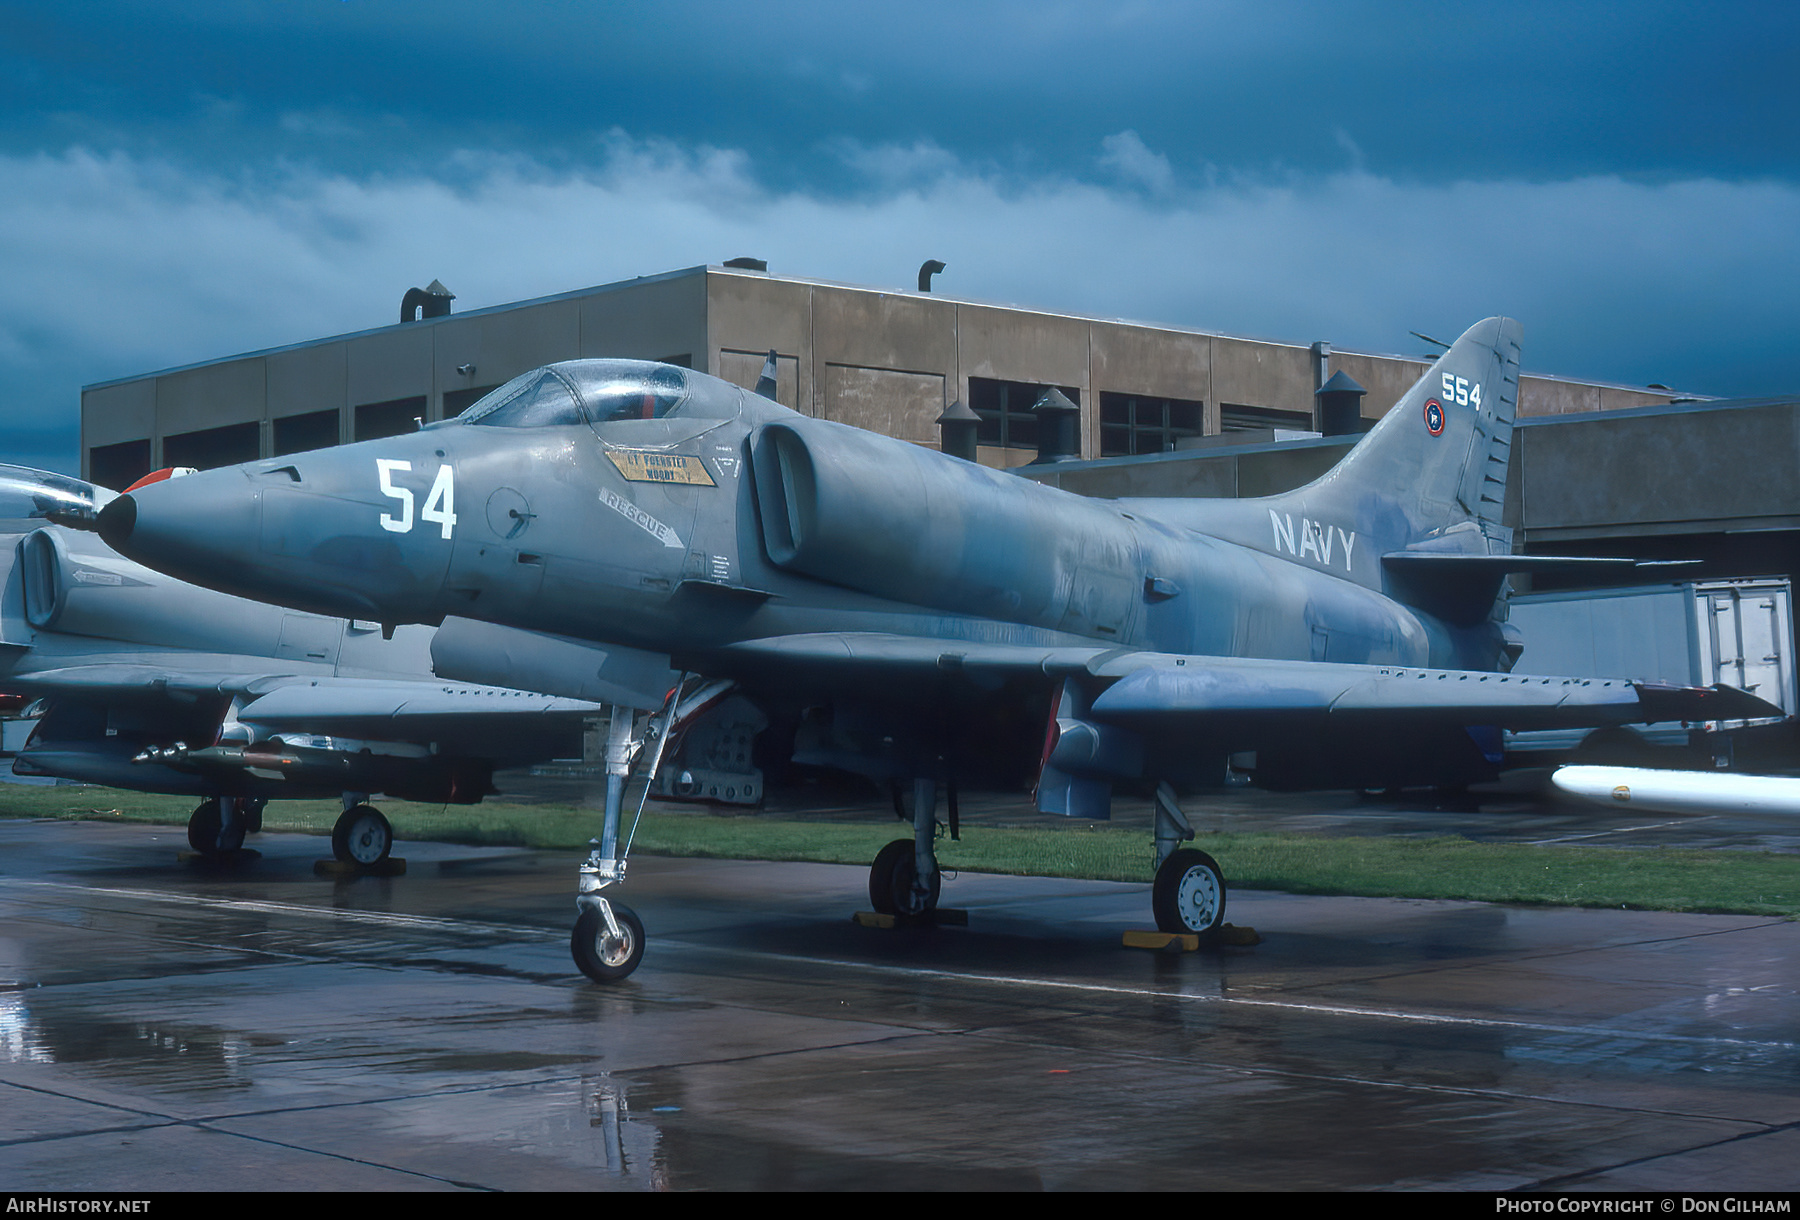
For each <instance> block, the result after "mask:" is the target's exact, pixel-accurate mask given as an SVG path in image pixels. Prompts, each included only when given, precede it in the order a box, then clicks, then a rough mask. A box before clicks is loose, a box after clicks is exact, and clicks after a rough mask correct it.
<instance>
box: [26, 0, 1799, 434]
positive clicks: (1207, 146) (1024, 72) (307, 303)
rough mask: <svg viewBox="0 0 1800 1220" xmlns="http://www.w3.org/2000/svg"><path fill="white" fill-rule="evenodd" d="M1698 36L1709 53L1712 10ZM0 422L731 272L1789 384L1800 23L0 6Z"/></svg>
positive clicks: (387, 3) (1219, 10)
mask: <svg viewBox="0 0 1800 1220" xmlns="http://www.w3.org/2000/svg"><path fill="white" fill-rule="evenodd" d="M1721 14H1723V16H1721ZM0 22H4V23H5V25H4V27H3V28H6V29H7V31H8V37H7V38H6V39H5V40H4V41H0V158H3V159H0V265H3V266H5V267H6V268H7V274H6V275H5V276H4V277H0V377H4V378H5V379H6V384H7V385H8V386H9V387H10V390H11V393H12V395H13V399H12V401H13V406H14V409H9V410H8V411H7V412H6V414H5V416H4V417H3V418H0V448H4V451H5V452H6V453H8V454H12V455H15V456H17V455H22V454H25V453H27V452H31V453H45V452H50V451H53V450H56V449H57V448H58V447H59V446H61V447H63V448H62V449H61V451H62V452H63V453H64V455H65V456H64V457H63V458H62V459H61V460H59V461H56V462H53V463H51V464H53V465H58V466H60V467H62V468H64V469H67V468H70V467H71V466H72V465H73V463H74V460H75V442H74V422H73V421H74V416H75V404H76V398H77V394H76V391H77V387H78V386H79V385H80V384H82V383H86V382H92V381H97V380H101V379H105V378H111V377H117V376H124V375H131V374H136V373H141V372H145V371H149V370H152V369H156V368H163V367H169V366H171V365H177V364H181V363H185V362H189V361H194V360H200V359H207V358H211V357H216V356H221V355H227V354H231V353H234V352H238V351H243V350H247V349H251V348H256V347H261V346H271V345H278V344H284V343H290V342H296V341H300V340H304V339H309V338H313V337H317V336H320V335H324V334H329V333H337V332H342V331H347V330H354V329H360V328H363V327H368V326H375V325H381V324H384V323H386V322H387V321H388V320H389V319H390V318H391V317H392V316H393V310H394V305H395V302H396V301H397V299H398V294H399V292H400V291H401V290H403V289H404V288H405V287H407V286H409V285H411V284H414V283H420V282H424V281H426V280H429V279H430V278H432V277H434V276H435V277H440V278H442V279H444V280H445V282H446V283H448V284H450V285H451V287H452V288H453V289H454V290H455V291H456V292H457V293H458V296H459V300H458V307H459V308H474V307H477V306H480V305H488V304H497V303H500V302H504V301H509V300H516V299H520V298H523V297H529V296H532V295H537V294H543V293H551V292H559V291H564V290H567V289H571V288H576V287H581V286H585V285H588V284H595V283H602V282H606V281H608V280H612V279H617V278H625V277H629V276H632V275H638V274H648V273H654V272H659V271H664V270H669V269H671V268H675V267H680V266H688V265H692V264H694V263H697V262H704V261H717V260H720V259H722V258H726V257H730V256H733V255H737V254H746V253H748V254H756V255H759V256H763V257H767V258H769V259H770V260H771V264H772V266H773V267H774V268H775V269H776V270H777V271H783V272H792V273H795V274H801V275H812V276H818V277H820V278H827V279H837V280H847V281H857V282H870V283H877V284H882V283H891V284H895V285H898V286H903V285H904V284H906V283H907V281H908V280H909V279H910V276H911V274H912V271H913V269H915V268H916V267H917V266H918V264H919V262H920V261H921V260H923V259H924V258H927V257H936V258H942V259H944V260H945V261H947V262H949V263H950V271H949V272H948V274H947V275H946V276H944V277H941V280H940V286H941V288H942V289H943V290H944V291H946V292H952V293H956V294H960V295H967V296H970V297H975V298H985V299H995V300H1003V301H1010V302H1013V303H1018V304H1024V305H1029V306H1038V307H1045V308H1053V309H1066V310H1071V311H1076V312H1083V313H1106V314H1114V315H1119V316H1128V317H1134V318H1138V319H1141V320H1146V321H1154V322H1166V323H1172V324H1177V325H1191V326H1201V327H1208V328H1215V329H1220V330H1224V331H1228V332H1239V333H1254V334H1263V335H1268V336H1271V337H1278V338H1284V339H1291V340H1297V341H1305V340H1309V339H1315V338H1323V339H1330V340H1331V341H1333V342H1334V343H1337V344H1340V345H1343V346H1361V347H1367V348H1373V349H1377V350H1393V349H1396V348H1398V349H1401V350H1408V351H1410V350H1412V347H1411V346H1410V345H1411V343H1412V341H1411V340H1410V339H1408V338H1407V336H1406V331H1408V330H1415V329H1416V330H1424V331H1427V332H1456V331H1460V330H1461V329H1462V327H1464V326H1465V325H1467V323H1468V322H1470V321H1472V320H1474V319H1475V318H1478V317H1481V316H1484V315H1485V314H1488V313H1493V312H1500V311H1504V312H1508V313H1512V314H1514V315H1516V316H1519V317H1520V318H1522V319H1523V320H1524V321H1525V323H1526V333H1527V361H1528V363H1529V364H1530V365H1531V366H1532V367H1534V368H1537V369H1540V370H1545V371H1554V372H1561V373H1566V374H1570V375H1576V376H1589V377H1602V378H1610V379H1615V380H1619V381H1622V382H1627V383H1643V382H1647V381H1659V382H1664V383H1666V384H1670V385H1677V386H1681V387H1684V388H1689V389H1693V390H1696V391H1700V392H1711V393H1722V394H1755V393H1773V392H1780V391H1784V390H1789V389H1793V388H1796V387H1795V385H1794V384H1793V380H1792V377H1791V375H1790V374H1789V372H1788V370H1787V367H1786V364H1787V361H1786V360H1785V358H1784V355H1783V353H1784V350H1785V345H1786V344H1787V343H1788V338H1789V336H1791V334H1792V333H1793V332H1794V330H1795V329H1796V322H1800V300H1797V299H1796V292H1797V289H1796V288H1795V286H1794V279H1795V277H1794V276H1793V275H1792V274H1791V270H1792V268H1793V267H1794V266H1795V265H1796V254H1800V248H1797V246H1796V241H1797V238H1796V234H1800V224H1796V220H1797V219H1800V202H1797V200H1800V196H1797V193H1796V192H1797V187H1796V184H1797V183H1800V135H1797V134H1796V125H1795V124H1794V123H1793V121H1792V119H1793V116H1794V115H1795V114H1796V113H1800V84H1797V81H1800V74H1796V73H1794V72H1793V71H1792V68H1791V65H1792V63H1793V62H1794V60H1795V54H1796V49H1797V44H1800V37H1797V32H1800V8H1795V7H1794V6H1791V5H1785V4H1782V5H1773V4H1768V5H1765V4H1748V5H1739V6H1734V7H1732V8H1730V9H1729V10H1704V9H1698V8H1690V7H1689V6H1685V5H1674V4H1642V5H1637V6H1631V7H1629V8H1626V7H1623V6H1611V5H1598V4H1578V5H1550V4H1524V5H1512V6H1502V7H1500V8H1495V7H1494V6H1480V7H1477V6H1472V5H1471V6H1446V5H1441V4H1433V5H1409V4H1398V5H1392V4H1387V5H1363V6H1358V5H1351V6H1316V5H1301V4H1298V3H1289V2H1287V0H1264V2H1260V3H1257V4H1254V5H1252V4H1231V3H1226V4H1209V5H1205V6H1199V5H1152V4H1129V3H1127V4H1122V5H1115V6H1107V7H1101V6H1093V5H1085V4H1082V5H1076V4H1058V3H1035V4H1031V5H1024V4H985V5H950V4H922V5H913V6H907V7H906V8H904V9H901V8H898V7H895V8H893V9H891V10H890V9H876V8H873V7H872V6H871V7H870V8H869V9H867V10H865V9H863V8H860V7H855V6H841V5H840V6H826V5H822V4H803V3H776V4H770V5H755V6H750V5H734V4H723V3H717V4H713V3H685V4H680V3H675V4H670V3H658V4H608V5H604V6H600V5H594V6H587V5H569V4H560V3H558V4H550V3H539V4H515V5H505V6H500V5H492V4H488V3H481V2H477V0H348V2H345V0H294V2H290V3H283V4H268V5H244V4H241V3H237V2H227V0H219V2H216V3H195V4H189V5H183V6H181V7H180V8H179V10H176V9H170V8H166V7H157V6H150V5H143V4H139V3H124V2H114V0H95V2H94V3H90V4H86V5H82V6H77V7H71V6H62V7H55V6H35V5H24V4H16V3H15V4H0Z"/></svg>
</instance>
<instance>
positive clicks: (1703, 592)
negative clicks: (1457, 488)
mask: <svg viewBox="0 0 1800 1220" xmlns="http://www.w3.org/2000/svg"><path fill="white" fill-rule="evenodd" d="M1510 621H1511V623H1512V625H1513V627H1514V628H1516V629H1517V630H1518V632H1519V635H1520V638H1521V639H1522V640H1523V641H1524V645H1525V651H1524V652H1523V653H1522V654H1521V655H1520V657H1519V661H1518V664H1516V665H1515V666H1514V667H1513V672H1514V673H1521V674H1561V675H1565V676H1568V677H1575V678H1632V679H1636V680H1640V681H1656V682H1669V683H1675V684H1679V685H1682V686H1712V685H1714V684H1717V683H1723V684H1724V685H1726V686H1735V687H1737V688H1739V689H1740V690H1747V691H1749V692H1751V693H1752V694H1755V695H1757V696H1759V697H1760V698H1762V699H1765V700H1767V701H1768V702H1770V703H1773V704H1775V705H1776V706H1777V707H1779V708H1781V710H1782V711H1783V712H1784V713H1786V714H1787V715H1790V716H1791V715H1793V714H1794V710H1795V707H1796V706H1797V705H1800V700H1797V699H1796V696H1795V681H1794V646H1793V640H1794V621H1793V591H1792V589H1791V587H1790V586H1789V583H1788V581H1787V580H1785V579H1782V578H1777V577H1768V578H1762V579H1756V580H1717V581H1685V582H1682V583H1680V584H1667V585H1641V586H1637V587H1633V588H1629V589H1584V590H1580V591H1574V592H1560V593H1530V594H1523V595H1520V596H1518V597H1514V598H1513V599H1512V603H1511V613H1510ZM1756 723H1767V722H1756ZM1744 725H1745V722H1743V721H1723V722H1716V721H1715V722H1709V723H1706V724H1686V723H1670V724H1658V725H1650V726H1648V727H1647V728H1645V729H1644V730H1643V735H1644V737H1646V738H1647V739H1649V740H1651V741H1654V742H1658V743H1662V744H1681V743H1683V742H1685V741H1686V740H1687V738H1688V734H1689V733H1690V732H1693V731H1695V730H1699V731H1707V732H1717V731H1719V730H1724V729H1736V728H1742V727H1744ZM1584 735H1585V734H1584V733H1581V732H1564V731H1543V732H1531V733H1509V734H1507V747H1508V749H1511V750H1559V749H1571V748H1573V747H1574V746H1575V745H1577V744H1579V742H1580V740H1581V738H1582V737H1583V736H1584Z"/></svg>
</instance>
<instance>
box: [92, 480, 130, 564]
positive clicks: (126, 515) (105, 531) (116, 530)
mask: <svg viewBox="0 0 1800 1220" xmlns="http://www.w3.org/2000/svg"><path fill="white" fill-rule="evenodd" d="M94 526H95V528H96V529H98V530H99V531H100V538H101V540H102V541H104V542H105V543H106V545H107V546H109V547H111V548H112V549H113V550H115V551H118V552H119V553H120V554H121V555H122V554H124V553H125V547H126V545H127V544H128V543H129V542H130V541H131V533H132V531H133V530H134V529H136V528H137V501H136V500H134V499H132V498H131V497H130V496H128V495H126V496H120V497H119V498H118V499H116V500H114V501H113V502H112V503H110V504H108V505H107V506H106V507H105V508H103V509H101V510H100V515H99V517H98V518H96V519H95V522H94Z"/></svg>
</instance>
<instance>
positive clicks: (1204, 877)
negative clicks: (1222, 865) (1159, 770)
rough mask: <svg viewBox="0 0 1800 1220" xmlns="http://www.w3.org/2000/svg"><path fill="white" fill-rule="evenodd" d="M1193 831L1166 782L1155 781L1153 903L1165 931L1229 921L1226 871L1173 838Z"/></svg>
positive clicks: (1198, 929)
mask: <svg viewBox="0 0 1800 1220" xmlns="http://www.w3.org/2000/svg"><path fill="white" fill-rule="evenodd" d="M1193 837H1194V828H1193V827H1192V826H1190V825H1188V820H1187V818H1186V817H1185V816H1184V815H1183V814H1182V812H1181V805H1180V803H1179V802H1177V800H1176V799H1175V789H1173V788H1171V787H1170V786H1169V785H1168V784H1158V785H1157V786H1156V882H1155V884H1154V885H1153V886H1152V887H1151V890H1150V909H1151V911H1152V913H1154V914H1155V916H1156V927H1157V930H1158V931H1161V932H1175V933H1206V932H1213V931H1217V930H1218V928H1219V925H1221V924H1223V923H1224V922H1225V874H1224V873H1223V872H1221V871H1220V870H1219V865H1218V862H1217V861H1216V860H1214V859H1213V858H1212V857H1211V856H1209V855H1207V854H1206V853H1205V852H1203V851H1196V850H1194V849H1193V848H1191V847H1183V848H1180V849H1177V848H1176V846H1175V844H1176V843H1179V842H1184V841H1186V840H1188V839H1192V838H1193Z"/></svg>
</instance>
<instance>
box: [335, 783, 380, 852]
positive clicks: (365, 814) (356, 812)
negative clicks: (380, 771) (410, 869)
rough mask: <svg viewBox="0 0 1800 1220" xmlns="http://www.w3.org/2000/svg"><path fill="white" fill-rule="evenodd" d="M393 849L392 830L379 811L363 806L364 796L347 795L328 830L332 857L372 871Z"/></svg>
mask: <svg viewBox="0 0 1800 1220" xmlns="http://www.w3.org/2000/svg"><path fill="white" fill-rule="evenodd" d="M393 850H394V828H393V826H391V825H390V824H389V823H388V820H387V818H386V817H384V816H383V815H382V812H381V810H379V809H377V808H375V806H373V805H368V804H364V803H363V794H361V793H351V792H346V793H345V794H344V812H343V814H342V816H340V817H339V818H338V820H337V825H335V826H333V827H332V828H331V854H332V855H333V856H336V857H337V858H338V859H339V860H340V861H342V862H343V863H345V864H354V865H357V866H359V867H361V868H373V867H374V866H375V865H377V864H380V863H381V862H382V861H384V860H386V859H387V858H388V853H390V852H392V851H393Z"/></svg>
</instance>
